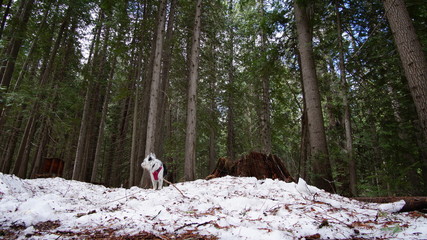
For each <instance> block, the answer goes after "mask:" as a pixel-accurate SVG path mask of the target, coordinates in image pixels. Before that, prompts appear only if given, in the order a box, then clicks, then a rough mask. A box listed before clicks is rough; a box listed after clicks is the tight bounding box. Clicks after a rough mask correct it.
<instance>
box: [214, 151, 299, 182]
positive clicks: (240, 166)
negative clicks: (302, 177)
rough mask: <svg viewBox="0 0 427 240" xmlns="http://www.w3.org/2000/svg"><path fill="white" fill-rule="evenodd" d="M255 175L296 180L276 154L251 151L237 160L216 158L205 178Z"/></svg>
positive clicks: (290, 180)
mask: <svg viewBox="0 0 427 240" xmlns="http://www.w3.org/2000/svg"><path fill="white" fill-rule="evenodd" d="M226 175H229V176H236V177H256V178H257V179H266V178H271V179H279V180H282V181H285V182H296V181H295V180H294V179H293V178H292V176H291V175H290V173H289V171H288V170H287V169H286V167H285V165H284V163H283V161H282V160H281V159H280V158H279V157H277V156H276V155H272V154H269V155H266V154H263V153H259V152H251V153H249V154H248V155H245V156H243V157H242V158H240V159H239V160H237V161H231V160H229V159H227V158H220V159H218V162H217V165H216V167H215V169H214V170H213V171H212V173H211V174H210V175H209V176H207V177H206V179H212V178H217V177H223V176H226Z"/></svg>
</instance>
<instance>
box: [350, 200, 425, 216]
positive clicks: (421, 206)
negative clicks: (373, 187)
mask: <svg viewBox="0 0 427 240" xmlns="http://www.w3.org/2000/svg"><path fill="white" fill-rule="evenodd" d="M353 199H355V200H358V201H361V202H369V203H391V202H397V201H400V200H404V201H405V205H404V206H403V208H402V209H400V212H411V211H420V212H424V213H427V197H355V198H353Z"/></svg>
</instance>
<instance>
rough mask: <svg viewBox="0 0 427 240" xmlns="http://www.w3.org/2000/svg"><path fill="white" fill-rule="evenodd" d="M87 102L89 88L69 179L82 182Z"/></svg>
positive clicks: (87, 93) (87, 92)
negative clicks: (71, 173)
mask: <svg viewBox="0 0 427 240" xmlns="http://www.w3.org/2000/svg"><path fill="white" fill-rule="evenodd" d="M89 100H90V87H89V86H87V88H86V95H85V101H84V107H83V115H82V121H81V123H80V131H79V139H78V141H77V149H76V156H75V158H74V168H73V175H72V176H71V179H73V180H79V181H80V180H82V178H83V177H82V176H81V174H80V173H81V171H82V168H83V157H84V149H85V143H86V138H87V134H86V132H87V126H88V119H89V117H88V115H89V114H90V112H89V110H90V109H89V105H90V103H89Z"/></svg>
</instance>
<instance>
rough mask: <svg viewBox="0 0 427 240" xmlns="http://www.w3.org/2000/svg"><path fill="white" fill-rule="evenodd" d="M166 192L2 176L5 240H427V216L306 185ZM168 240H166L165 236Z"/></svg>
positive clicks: (199, 183)
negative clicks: (151, 239) (148, 238)
mask: <svg viewBox="0 0 427 240" xmlns="http://www.w3.org/2000/svg"><path fill="white" fill-rule="evenodd" d="M175 186H176V187H177V188H178V189H179V190H180V191H181V192H182V193H183V194H184V195H185V196H183V195H182V194H181V193H180V192H179V191H178V190H177V189H175V188H174V187H172V186H168V187H165V188H163V189H162V190H157V191H156V190H152V189H141V188H138V187H132V188H130V189H124V188H106V187H103V186H99V185H93V184H89V183H84V182H78V181H71V180H65V179H62V178H49V179H32V180H24V179H20V178H17V177H15V176H12V175H7V174H2V173H0V239H1V238H2V236H6V237H7V236H9V237H13V238H17V239H28V238H30V239H75V238H76V237H79V238H91V234H92V237H95V234H98V237H99V234H102V236H103V237H105V238H106V237H113V236H116V237H119V236H136V235H137V234H141V233H143V232H144V233H150V234H154V235H155V236H159V237H160V238H161V236H167V238H173V237H177V238H179V236H180V234H197V235H198V236H206V238H208V237H209V238H211V239H212V238H219V239H304V238H321V239H328V238H329V239H351V238H362V239H363V238H366V239H370V238H379V239H427V216H426V215H425V214H422V213H418V212H412V213H397V211H399V210H400V209H401V207H402V206H403V204H404V202H402V201H400V202H396V203H389V204H371V203H369V204H368V203H362V202H358V201H355V200H351V199H348V198H345V197H341V196H339V195H335V194H330V193H326V192H325V191H323V190H320V189H318V188H316V187H314V186H310V185H307V183H306V182H305V181H304V180H302V179H300V180H299V183H298V184H296V183H286V182H283V181H278V180H271V179H265V180H257V179H255V178H238V177H229V176H228V177H223V178H217V179H212V180H209V181H206V180H196V181H192V182H184V183H178V184H176V185H175ZM165 238H166V237H165Z"/></svg>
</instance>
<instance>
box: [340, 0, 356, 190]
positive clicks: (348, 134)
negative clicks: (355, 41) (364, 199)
mask: <svg viewBox="0 0 427 240" xmlns="http://www.w3.org/2000/svg"><path fill="white" fill-rule="evenodd" d="M339 3H340V0H337V1H336V2H335V13H336V15H337V33H338V48H339V69H340V78H341V91H340V92H341V97H342V101H343V108H344V116H343V123H344V130H345V131H344V132H345V150H346V155H347V161H348V171H349V178H350V179H349V180H350V193H351V195H352V196H357V189H356V161H355V159H354V157H353V136H352V128H351V116H350V106H349V102H348V97H347V95H348V90H349V88H348V83H347V78H346V72H345V59H344V47H343V42H342V30H341V16H340V11H339Z"/></svg>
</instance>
